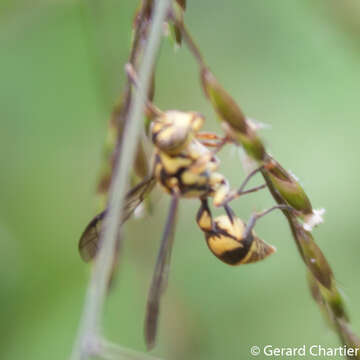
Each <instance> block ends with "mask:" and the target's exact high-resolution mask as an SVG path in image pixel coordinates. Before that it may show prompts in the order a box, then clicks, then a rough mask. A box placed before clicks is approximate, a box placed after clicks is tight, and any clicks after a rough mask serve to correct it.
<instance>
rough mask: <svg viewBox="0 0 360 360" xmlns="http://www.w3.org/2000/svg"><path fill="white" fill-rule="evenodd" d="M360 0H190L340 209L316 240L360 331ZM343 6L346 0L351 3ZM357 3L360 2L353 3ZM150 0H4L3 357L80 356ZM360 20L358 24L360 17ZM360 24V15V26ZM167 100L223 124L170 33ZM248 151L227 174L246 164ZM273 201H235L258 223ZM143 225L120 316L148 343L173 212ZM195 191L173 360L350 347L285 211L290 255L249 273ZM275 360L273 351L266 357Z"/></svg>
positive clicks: (0, 16) (233, 84)
mask: <svg viewBox="0 0 360 360" xmlns="http://www.w3.org/2000/svg"><path fill="white" fill-rule="evenodd" d="M356 3H357V2H356V0H346V1H344V2H337V1H335V0H334V1H327V0H319V1H317V2H313V1H310V0H294V1H291V2H290V1H289V2H285V1H273V2H271V4H270V3H269V2H268V1H266V0H256V1H245V0H241V1H235V0H233V1H229V2H227V3H226V6H224V5H223V4H221V3H220V2H218V1H215V0H211V1H210V0H208V1H189V3H188V10H187V13H186V17H185V21H186V23H187V24H188V27H189V29H190V30H191V31H192V33H193V34H194V37H195V39H196V40H197V42H198V43H199V45H200V47H201V48H202V50H203V53H204V55H205V58H206V59H207V62H208V63H209V64H210V66H211V69H212V70H213V71H214V73H215V74H216V76H217V77H218V78H219V79H221V82H222V84H223V85H224V86H225V87H226V89H227V90H228V91H229V92H230V93H231V94H232V95H233V96H234V97H235V99H236V100H238V101H239V103H240V104H241V106H242V108H243V109H244V111H245V113H246V114H249V116H251V117H253V118H255V119H257V120H259V121H262V122H265V123H269V124H271V126H272V129H270V130H264V131H263V133H262V137H263V138H265V139H266V141H267V144H268V147H269V148H270V149H271V151H272V152H273V153H274V154H275V155H276V157H277V158H278V159H279V161H281V162H282V163H283V164H284V166H286V167H287V168H290V169H291V170H292V171H293V172H294V173H295V174H297V175H298V176H299V177H300V179H301V181H302V184H303V185H304V187H305V189H306V191H307V193H308V194H309V195H310V197H311V199H312V203H313V205H314V207H320V206H324V207H325V208H326V209H327V214H326V222H325V223H324V224H323V225H322V226H321V227H319V229H316V230H315V238H316V240H317V242H318V243H319V245H320V247H321V248H322V249H323V251H324V253H325V254H326V256H327V257H328V259H329V261H330V263H331V265H332V267H333V268H334V271H335V276H336V278H337V279H338V281H339V283H340V285H341V287H342V288H343V290H344V293H345V294H346V297H347V299H348V305H349V313H350V316H351V318H352V322H353V324H354V328H355V330H358V331H360V308H359V306H358V304H359V303H360V287H359V285H358V274H360V263H359V261H358V254H359V251H360V242H359V241H358V232H359V229H358V204H357V201H358V200H360V199H359V198H360V196H359V195H358V191H357V188H356V186H358V184H359V182H360V169H359V165H358V157H357V155H358V152H359V150H358V138H359V133H360V124H359V120H358V116H359V113H360V111H359V110H360V105H359V100H358V98H359V83H360V71H359V63H360V52H359V45H358V41H357V40H356V39H358V32H359V27H358V26H357V24H358V23H359V22H358V21H359V19H360V9H359V6H358V5H357V4H356ZM340 4H341V5H340ZM342 5H343V6H342ZM135 6H136V3H135V2H133V1H114V0H105V1H101V2H100V1H94V0H91V1H88V2H79V1H75V0H52V1H50V0H38V1H35V2H27V1H25V0H16V1H13V0H2V1H1V3H0V49H1V50H0V78H1V83H0V118H1V124H2V126H1V133H0V140H1V142H0V143H1V151H0V164H1V177H0V183H1V186H0V198H1V204H2V206H1V208H0V239H1V245H2V254H3V257H2V261H1V263H0V283H1V289H2V290H1V293H0V305H1V319H2V321H1V324H0V333H1V340H0V342H1V346H0V349H1V350H0V358H1V359H6V360H18V359H27V360H31V359H36V360H41V359H50V358H51V359H52V360H57V359H59V360H60V359H64V358H66V357H67V356H68V354H69V353H70V349H71V346H72V343H73V340H74V336H75V332H76V329H77V325H78V320H79V316H80V313H81V309H82V304H83V299H84V291H85V288H86V285H87V278H88V273H89V271H90V269H89V267H88V266H87V265H85V264H84V263H82V262H81V260H80V257H79V255H78V253H77V241H78V238H79V235H80V234H81V232H82V230H83V228H84V226H85V225H86V223H87V221H88V220H89V219H90V218H91V217H92V216H93V215H94V213H95V211H96V208H97V204H96V198H95V196H94V192H95V191H94V190H95V187H96V179H97V174H98V170H99V168H100V161H101V149H102V145H103V142H104V137H105V133H106V126H107V120H108V117H109V115H110V113H111V108H112V105H113V104H115V102H116V100H117V97H118V95H119V92H120V89H121V86H122V83H123V80H124V72H123V65H124V62H125V60H126V58H127V54H128V50H129V44H130V24H131V21H132V14H133V11H134V9H135ZM355 19H356V20H355ZM356 21H357V22H356ZM156 103H157V104H158V105H159V106H161V107H162V108H164V109H166V108H167V109H169V108H178V109H184V110H189V109H191V110H198V111H201V112H203V113H204V114H205V115H206V116H207V119H208V122H207V124H208V126H207V128H208V129H211V130H220V129H219V125H218V124H217V122H216V121H215V115H214V114H213V112H212V111H211V109H210V107H209V105H208V104H207V102H206V100H205V98H204V97H203V95H202V93H201V90H200V85H199V81H198V74H197V72H196V65H195V63H194V61H193V59H191V57H190V56H189V53H188V51H187V50H180V51H178V52H177V53H175V54H174V52H173V50H172V45H171V44H170V43H169V42H165V43H164V45H163V47H162V52H161V57H160V59H159V66H158V71H157V94H156ZM235 153H236V152H235V151H232V150H226V149H225V150H224V151H223V152H222V155H221V158H222V161H223V163H222V167H221V169H222V171H223V172H224V173H225V174H226V175H227V176H228V177H229V179H230V181H231V184H233V186H234V187H235V186H236V185H237V184H240V182H241V179H242V178H243V176H244V174H243V172H242V170H241V165H240V162H239V158H238V156H237V155H236V154H235ZM255 196H256V204H257V207H256V209H257V210H260V209H261V208H265V207H267V206H269V205H270V204H271V203H272V202H271V198H270V196H268V195H265V194H256V195H249V197H248V198H246V199H245V198H244V199H241V200H240V201H236V202H235V203H234V209H235V210H236V212H237V213H238V214H239V215H240V216H242V217H243V218H245V219H246V218H248V217H249V216H250V213H251V211H253V210H255V207H254V206H255V199H254V197H255ZM167 202H168V199H167V197H166V196H165V195H164V196H160V194H159V195H158V200H157V202H156V203H155V212H154V215H153V216H152V217H150V218H145V219H141V220H134V221H132V222H131V223H130V224H129V226H128V227H127V240H128V241H127V242H126V246H125V249H124V253H123V261H122V263H121V266H120V271H119V274H120V275H119V279H118V282H117V287H116V289H115V291H114V292H113V293H112V294H111V296H110V298H109V303H108V308H107V313H106V317H105V327H106V332H107V334H108V335H109V337H110V338H111V339H113V340H114V341H116V342H119V343H121V344H122V345H124V346H128V347H131V348H134V349H139V350H143V349H144V343H143V338H142V335H143V331H142V326H143V315H144V309H145V301H146V300H145V298H146V293H147V290H148V286H149V282H150V276H151V272H152V269H153V265H154V261H155V256H156V251H157V248H158V244H159V240H160V236H161V228H162V224H163V222H164V219H165V215H166V210H164V208H166V206H167ZM197 207H198V202H196V201H191V200H184V201H183V202H182V205H181V213H180V217H179V218H180V223H179V226H178V231H177V236H176V243H175V248H174V254H173V262H172V273H171V278H170V287H169V290H168V293H167V295H166V297H165V304H164V305H165V306H164V307H163V313H162V316H161V327H160V334H159V335H160V336H159V345H158V347H157V348H156V350H155V351H154V353H156V354H158V355H160V356H163V357H164V358H168V359H184V358H189V359H197V360H200V359H206V360H211V359H220V358H221V359H234V358H248V357H249V355H248V354H249V348H250V346H251V345H255V344H256V345H259V346H261V345H266V344H273V345H275V346H292V347H293V346H297V345H302V344H322V345H325V346H336V345H337V344H338V340H337V337H336V335H335V334H333V333H332V332H330V331H328V330H327V328H326V326H325V325H324V323H323V321H322V319H321V316H320V315H319V312H318V309H317V307H316V304H315V303H314V302H313V301H312V299H311V298H310V295H309V293H308V289H307V285H306V279H305V269H304V265H303V264H302V262H301V260H300V258H299V256H298V254H297V251H296V249H295V245H294V243H293V240H292V238H291V235H290V232H289V230H288V227H287V224H286V222H285V221H284V220H283V217H282V216H280V214H275V213H274V214H272V215H269V216H268V217H267V218H266V219H264V220H262V221H261V222H260V223H259V225H258V226H257V233H258V234H259V235H260V236H261V237H262V238H264V239H265V240H266V241H268V242H270V243H271V244H274V245H275V246H276V247H277V248H278V253H277V254H275V255H273V256H272V257H271V258H269V259H268V260H266V261H264V262H262V263H258V264H254V265H248V266H243V267H238V268H231V267H228V266H225V265H224V264H223V263H221V262H220V261H218V260H217V259H216V258H215V257H214V256H212V255H211V254H210V252H209V251H208V249H207V248H206V244H205V241H204V239H203V235H202V234H201V233H200V231H199V230H198V229H197V227H196V224H195V214H196V210H197ZM261 358H262V357H261V356H259V357H258V359H261Z"/></svg>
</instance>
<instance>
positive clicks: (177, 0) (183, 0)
mask: <svg viewBox="0 0 360 360" xmlns="http://www.w3.org/2000/svg"><path fill="white" fill-rule="evenodd" d="M176 2H177V3H178V4H179V5H180V6H181V7H182V9H183V10H184V11H185V10H186V0H176Z"/></svg>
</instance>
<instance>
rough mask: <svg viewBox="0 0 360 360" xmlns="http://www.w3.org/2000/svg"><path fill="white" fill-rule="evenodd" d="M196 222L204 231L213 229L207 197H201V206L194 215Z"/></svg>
mask: <svg viewBox="0 0 360 360" xmlns="http://www.w3.org/2000/svg"><path fill="white" fill-rule="evenodd" d="M196 222H197V224H198V226H199V228H200V229H201V230H202V231H204V232H205V233H211V232H212V231H214V226H213V221H212V215H211V211H210V208H209V204H208V201H207V199H201V206H200V209H199V211H198V213H197V215H196Z"/></svg>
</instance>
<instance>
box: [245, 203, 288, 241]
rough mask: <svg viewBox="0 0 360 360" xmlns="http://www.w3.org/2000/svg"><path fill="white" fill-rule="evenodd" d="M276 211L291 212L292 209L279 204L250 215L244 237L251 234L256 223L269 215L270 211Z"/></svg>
mask: <svg viewBox="0 0 360 360" xmlns="http://www.w3.org/2000/svg"><path fill="white" fill-rule="evenodd" d="M277 209H280V210H281V209H287V210H290V211H291V210H293V208H292V207H291V206H289V205H284V204H280V205H275V206H273V207H271V208H269V209H267V210H264V211H262V212H260V213H255V214H253V215H251V218H250V220H249V221H248V223H247V225H246V229H245V232H244V237H247V236H249V235H250V234H251V232H252V231H253V229H254V227H255V225H256V222H257V221H258V220H259V219H260V218H262V217H264V216H265V215H267V214H269V213H271V212H272V211H274V210H277Z"/></svg>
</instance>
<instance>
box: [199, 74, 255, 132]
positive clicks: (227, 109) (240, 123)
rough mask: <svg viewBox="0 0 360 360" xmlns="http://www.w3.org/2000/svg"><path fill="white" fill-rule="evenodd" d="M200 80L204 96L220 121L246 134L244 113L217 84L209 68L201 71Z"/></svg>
mask: <svg viewBox="0 0 360 360" xmlns="http://www.w3.org/2000/svg"><path fill="white" fill-rule="evenodd" d="M201 81H202V85H203V88H204V91H205V94H206V96H207V97H208V98H209V100H210V102H211V103H212V105H213V107H214V109H215V111H216V112H217V114H218V115H219V117H220V119H221V120H222V121H225V122H227V123H228V124H229V125H230V126H231V127H232V128H233V129H234V130H235V131H238V132H241V133H243V134H244V135H246V134H247V128H248V126H247V124H246V118H245V115H244V114H243V113H242V111H241V110H240V108H239V106H238V105H237V104H236V102H235V101H234V100H233V98H232V97H231V96H230V95H229V94H228V93H227V92H226V91H225V90H224V88H223V87H222V86H221V85H220V84H219V82H218V81H217V80H216V78H215V77H214V75H213V74H212V73H211V72H210V70H209V69H207V68H204V69H202V71H201Z"/></svg>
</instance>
